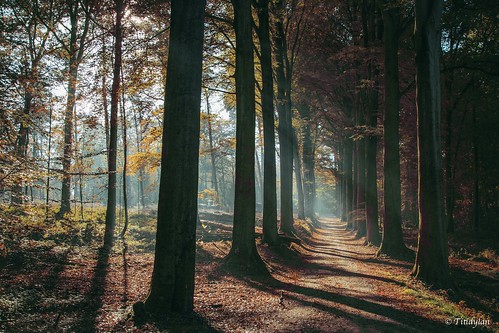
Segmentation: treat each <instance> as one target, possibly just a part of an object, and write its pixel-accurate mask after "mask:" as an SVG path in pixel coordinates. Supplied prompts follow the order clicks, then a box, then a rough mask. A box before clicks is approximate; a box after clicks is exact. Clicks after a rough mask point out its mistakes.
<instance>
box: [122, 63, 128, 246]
mask: <svg viewBox="0 0 499 333" xmlns="http://www.w3.org/2000/svg"><path fill="white" fill-rule="evenodd" d="M121 87H122V89H121V117H122V124H123V125H122V126H123V210H124V214H125V216H124V223H123V229H122V230H121V234H120V238H121V239H124V237H125V234H126V232H127V229H128V183H129V182H130V179H129V176H128V174H127V168H128V138H127V129H128V124H127V121H126V112H125V84H124V82H123V67H121Z"/></svg>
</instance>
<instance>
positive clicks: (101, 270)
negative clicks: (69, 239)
mask: <svg viewBox="0 0 499 333" xmlns="http://www.w3.org/2000/svg"><path fill="white" fill-rule="evenodd" d="M110 252H111V249H110V248H108V247H104V246H103V247H101V248H99V251H98V254H97V263H96V264H95V267H94V274H93V277H92V281H91V285H90V290H89V292H88V293H87V294H86V295H85V299H84V300H83V301H82V302H81V303H80V306H81V305H84V306H85V307H86V308H84V309H81V308H80V311H83V314H82V317H81V318H80V320H79V321H78V322H77V323H76V325H75V326H74V327H75V331H76V332H85V333H86V332H88V333H90V332H97V317H98V315H99V310H100V309H101V307H102V304H103V300H102V298H103V296H104V293H105V290H106V277H107V274H108V267H109V257H110Z"/></svg>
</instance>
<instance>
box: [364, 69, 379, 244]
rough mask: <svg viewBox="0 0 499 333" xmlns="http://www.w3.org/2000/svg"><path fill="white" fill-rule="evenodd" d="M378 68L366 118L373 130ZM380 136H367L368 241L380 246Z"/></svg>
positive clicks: (376, 100) (376, 105) (376, 106)
mask: <svg viewBox="0 0 499 333" xmlns="http://www.w3.org/2000/svg"><path fill="white" fill-rule="evenodd" d="M370 72H371V70H370ZM378 72H379V71H378V70H377V69H374V81H375V84H374V89H373V91H371V92H370V93H369V96H370V100H369V103H368V107H367V114H366V120H367V125H368V126H369V127H370V128H371V130H375V129H376V128H377V127H378V91H379V81H378V74H379V73H378ZM377 150H378V137H377V136H376V134H371V135H369V136H368V137H367V138H366V243H367V244H373V245H376V246H378V245H379V244H380V242H381V238H380V234H379V226H378V186H377V182H378V177H377V172H376V167H377V158H376V155H377Z"/></svg>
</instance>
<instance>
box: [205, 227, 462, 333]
mask: <svg viewBox="0 0 499 333" xmlns="http://www.w3.org/2000/svg"><path fill="white" fill-rule="evenodd" d="M306 229H309V227H305V228H302V230H306ZM306 234H307V235H305V236H302V242H301V244H300V245H296V244H293V245H292V246H291V248H293V250H294V251H296V252H297V253H296V252H295V253H294V254H293V253H292V252H291V253H290V252H289V251H287V252H286V251H282V250H281V251H280V250H276V249H269V248H267V247H266V246H260V249H259V250H260V252H261V254H262V256H263V257H264V258H265V260H266V261H267V262H268V263H270V265H271V267H272V270H273V272H272V278H271V279H263V280H258V279H257V280H255V279H251V278H247V279H246V278H241V279H240V280H239V281H237V280H234V279H233V277H227V276H226V277H224V279H223V282H222V283H219V282H215V281H211V282H205V281H197V283H198V285H200V287H199V290H198V292H197V297H200V298H201V299H200V300H198V303H201V306H200V307H199V310H201V311H200V312H202V314H203V316H206V317H208V318H209V322H210V323H211V325H212V326H213V327H214V328H216V329H220V330H221V331H224V332H225V331H233V330H241V331H243V332H459V331H460V329H459V327H456V326H446V325H445V324H444V319H445V318H443V319H441V320H438V321H436V320H435V319H434V318H433V319H430V318H429V317H430V316H429V314H428V316H427V315H425V314H424V311H418V309H417V308H416V309H415V308H414V307H413V305H414V304H415V303H416V301H415V300H414V296H413V295H411V292H410V288H408V287H407V286H406V284H405V283H402V282H400V278H399V279H397V280H396V279H393V278H391V276H394V275H397V276H400V275H403V276H404V278H407V280H409V277H408V276H409V273H410V269H411V267H412V265H411V264H410V263H407V262H400V261H394V260H388V259H378V258H375V257H374V254H375V252H376V248H374V247H370V246H364V245H363V243H364V240H362V239H356V238H355V233H354V232H352V231H348V230H346V229H345V224H344V223H342V222H340V221H339V220H338V219H333V218H326V219H321V220H320V221H319V222H318V223H317V224H316V226H310V229H309V230H307V232H306ZM241 280H242V281H243V282H244V284H246V286H247V287H249V288H250V289H246V288H245V286H244V285H243V286H241ZM206 283H207V284H206ZM207 293H208V294H211V295H218V294H221V295H223V296H222V297H223V299H220V297H218V298H217V297H213V298H210V297H208V298H210V299H209V301H208V302H206V303H204V301H205V300H206V294H207ZM213 302H216V303H213ZM203 303H204V304H203ZM210 307H211V308H210ZM421 312H422V313H423V314H419V313H421ZM221 322H223V323H224V324H223V326H221V325H219V324H217V323H221Z"/></svg>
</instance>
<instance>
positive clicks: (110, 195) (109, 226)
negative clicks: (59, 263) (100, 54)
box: [104, 0, 125, 248]
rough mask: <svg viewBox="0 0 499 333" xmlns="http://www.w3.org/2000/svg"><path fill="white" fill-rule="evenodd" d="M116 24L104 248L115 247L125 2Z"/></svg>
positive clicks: (117, 8) (119, 4)
mask: <svg viewBox="0 0 499 333" xmlns="http://www.w3.org/2000/svg"><path fill="white" fill-rule="evenodd" d="M115 11H116V22H115V28H114V38H115V42H114V68H113V84H112V87H111V119H110V123H109V149H108V157H109V158H108V184H107V208H106V229H105V231H104V246H105V247H106V248H109V247H112V246H113V240H114V229H115V226H116V160H117V156H118V151H117V150H118V108H119V101H120V86H121V63H122V44H123V28H122V19H123V14H124V12H125V3H124V2H123V0H115Z"/></svg>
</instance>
